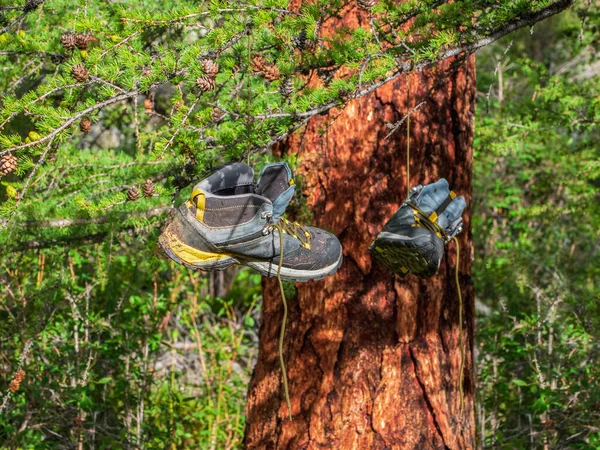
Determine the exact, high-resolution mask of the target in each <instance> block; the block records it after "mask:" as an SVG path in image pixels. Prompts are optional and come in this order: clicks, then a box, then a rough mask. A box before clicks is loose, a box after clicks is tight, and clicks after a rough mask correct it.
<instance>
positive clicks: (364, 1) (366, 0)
mask: <svg viewBox="0 0 600 450" xmlns="http://www.w3.org/2000/svg"><path fill="white" fill-rule="evenodd" d="M356 3H358V7H359V8H360V9H364V10H365V11H371V9H372V8H373V6H375V3H377V1H376V0H356Z"/></svg>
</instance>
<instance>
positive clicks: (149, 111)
mask: <svg viewBox="0 0 600 450" xmlns="http://www.w3.org/2000/svg"><path fill="white" fill-rule="evenodd" d="M144 109H145V110H146V114H152V111H154V103H153V102H152V99H151V98H149V97H148V98H145V99H144Z"/></svg>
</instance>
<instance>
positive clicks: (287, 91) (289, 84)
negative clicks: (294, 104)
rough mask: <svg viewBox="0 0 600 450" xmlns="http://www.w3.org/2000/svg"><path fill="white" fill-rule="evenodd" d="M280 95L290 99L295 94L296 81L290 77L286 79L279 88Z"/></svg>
mask: <svg viewBox="0 0 600 450" xmlns="http://www.w3.org/2000/svg"><path fill="white" fill-rule="evenodd" d="M279 93H280V94H281V95H283V96H284V97H285V98H289V97H291V96H292V94H293V93H294V81H293V80H292V79H291V78H290V77H286V78H285V79H284V80H283V81H282V82H281V85H280V86H279Z"/></svg>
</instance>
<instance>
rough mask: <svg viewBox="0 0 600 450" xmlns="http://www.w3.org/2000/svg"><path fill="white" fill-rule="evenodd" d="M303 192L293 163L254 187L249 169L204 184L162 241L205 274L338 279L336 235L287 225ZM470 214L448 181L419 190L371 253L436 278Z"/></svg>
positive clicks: (239, 167)
mask: <svg viewBox="0 0 600 450" xmlns="http://www.w3.org/2000/svg"><path fill="white" fill-rule="evenodd" d="M294 190H295V184H294V180H293V178H292V172H291V170H290V169H289V167H288V166H287V164H286V163H273V164H269V165H267V166H266V167H265V168H264V169H263V170H262V171H261V173H260V175H259V178H258V181H257V182H256V183H255V182H254V171H253V170H252V168H251V167H249V166H248V165H246V164H243V163H235V164H231V165H228V166H225V167H223V168H222V169H220V170H218V171H217V172H215V173H213V174H212V175H211V176H209V177H208V178H206V179H204V180H202V181H201V182H200V183H198V184H197V185H196V186H195V187H194V189H193V191H192V194H191V196H190V199H189V200H188V201H187V202H186V203H184V204H183V205H181V206H180V207H179V208H178V210H177V212H176V216H175V218H174V220H173V221H172V222H171V223H170V224H169V225H168V226H167V228H166V229H165V230H164V232H163V233H162V235H161V236H160V238H159V244H160V246H161V247H162V249H163V251H164V252H165V253H166V255H167V256H168V257H169V258H171V259H172V260H174V261H175V262H177V263H179V264H183V265H185V266H186V267H189V268H192V269H198V270H203V271H211V270H223V269H226V268H227V267H230V266H232V265H233V264H241V265H245V266H248V267H251V268H253V269H255V270H257V271H258V272H260V273H261V274H262V275H264V276H267V277H272V276H279V277H280V279H282V280H293V281H308V280H319V279H322V278H324V277H326V276H328V275H332V274H333V273H335V272H336V271H337V269H338V268H339V267H340V265H341V263H342V246H341V244H340V242H339V240H338V239H337V238H336V237H335V236H334V235H333V234H331V233H328V232H327V231H324V230H321V229H319V228H315V227H309V226H302V225H300V224H298V223H296V222H290V221H288V220H287V219H285V218H283V217H282V215H283V213H284V212H285V210H286V208H287V206H288V204H289V202H290V201H291V199H292V197H293V196H294ZM465 206H466V202H465V200H464V198H463V197H457V196H456V195H455V194H454V193H453V192H452V191H450V190H449V188H448V182H447V181H446V180H444V179H441V180H439V181H438V182H436V183H434V184H431V185H428V186H425V187H423V186H418V187H416V188H413V189H412V190H411V192H410V195H409V197H408V199H407V201H406V202H405V203H404V204H403V205H402V207H401V208H400V209H399V210H398V211H397V212H396V213H395V214H394V216H392V218H391V219H390V220H389V221H388V223H387V224H386V225H385V227H384V229H383V231H382V232H381V233H380V234H379V235H378V236H377V238H376V239H375V241H374V242H373V244H372V245H371V247H370V250H371V252H372V253H373V255H374V256H375V258H376V259H378V260H379V261H381V262H382V263H383V264H384V265H386V266H387V267H388V268H390V269H391V270H392V271H393V272H395V273H397V274H399V275H401V276H405V275H407V274H408V273H410V272H412V273H414V274H416V275H418V276H421V277H429V276H431V275H433V274H434V273H435V272H436V271H437V269H438V267H439V265H440V262H441V258H442V256H443V253H444V243H445V242H444V241H447V240H449V239H450V238H451V237H452V236H454V235H456V234H457V233H459V232H460V231H461V226H462V219H461V214H462V211H463V209H464V208H465Z"/></svg>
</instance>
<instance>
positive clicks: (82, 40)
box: [75, 33, 92, 50]
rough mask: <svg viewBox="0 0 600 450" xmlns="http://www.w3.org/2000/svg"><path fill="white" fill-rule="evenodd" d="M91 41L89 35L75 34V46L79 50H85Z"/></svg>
mask: <svg viewBox="0 0 600 450" xmlns="http://www.w3.org/2000/svg"><path fill="white" fill-rule="evenodd" d="M91 40H92V35H91V34H89V33H77V34H76V35H75V45H76V46H77V48H78V49H79V50H87V49H88V46H89V45H90V41H91Z"/></svg>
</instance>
